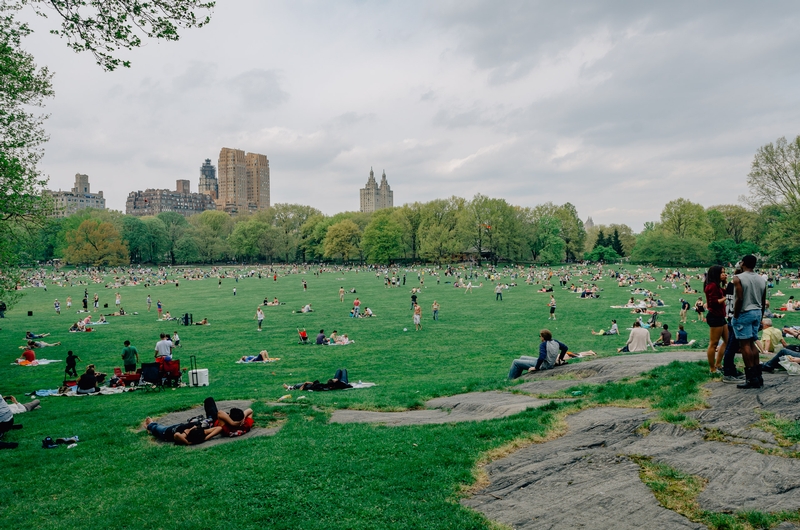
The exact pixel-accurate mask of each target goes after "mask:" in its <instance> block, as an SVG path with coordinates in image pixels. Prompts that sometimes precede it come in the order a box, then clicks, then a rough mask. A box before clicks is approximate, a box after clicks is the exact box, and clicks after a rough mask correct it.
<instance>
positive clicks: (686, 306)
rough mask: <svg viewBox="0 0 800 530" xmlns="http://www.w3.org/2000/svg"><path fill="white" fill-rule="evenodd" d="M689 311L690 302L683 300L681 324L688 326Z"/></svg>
mask: <svg viewBox="0 0 800 530" xmlns="http://www.w3.org/2000/svg"><path fill="white" fill-rule="evenodd" d="M688 311H689V302H687V301H686V300H684V299H683V298H681V324H686V313H687V312H688Z"/></svg>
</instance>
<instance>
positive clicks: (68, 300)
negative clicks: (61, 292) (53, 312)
mask: <svg viewBox="0 0 800 530" xmlns="http://www.w3.org/2000/svg"><path fill="white" fill-rule="evenodd" d="M70 309H72V297H71V296H68V297H67V311H69V310H70Z"/></svg>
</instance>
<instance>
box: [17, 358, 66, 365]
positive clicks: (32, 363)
mask: <svg viewBox="0 0 800 530" xmlns="http://www.w3.org/2000/svg"><path fill="white" fill-rule="evenodd" d="M60 362H61V359H36V360H35V361H18V362H15V363H11V364H16V365H19V366H40V365H44V364H50V363H60Z"/></svg>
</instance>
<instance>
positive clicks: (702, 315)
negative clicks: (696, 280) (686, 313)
mask: <svg viewBox="0 0 800 530" xmlns="http://www.w3.org/2000/svg"><path fill="white" fill-rule="evenodd" d="M694 310H695V311H696V312H697V321H698V322H705V321H706V306H705V305H703V298H702V297H700V298H698V299H697V302H695V303H694Z"/></svg>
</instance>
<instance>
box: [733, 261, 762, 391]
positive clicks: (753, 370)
mask: <svg viewBox="0 0 800 530" xmlns="http://www.w3.org/2000/svg"><path fill="white" fill-rule="evenodd" d="M755 266H756V257H755V256H753V255H752V254H748V255H747V256H745V257H743V258H742V273H741V274H736V275H734V277H733V286H734V289H735V291H734V304H733V320H732V322H731V325H732V326H733V333H734V335H735V336H736V338H737V339H738V340H739V344H740V345H741V347H742V359H743V360H744V376H745V382H744V383H742V384H741V385H736V388H741V389H745V388H761V387H762V386H764V379H762V377H761V364H760V363H759V359H758V350H757V349H756V346H755V342H756V340H758V327H759V324H760V323H761V319H762V318H763V316H764V307H765V306H766V301H767V282H766V280H764V278H762V277H761V276H759V275H758V274H756V273H755V272H753V269H755Z"/></svg>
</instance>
